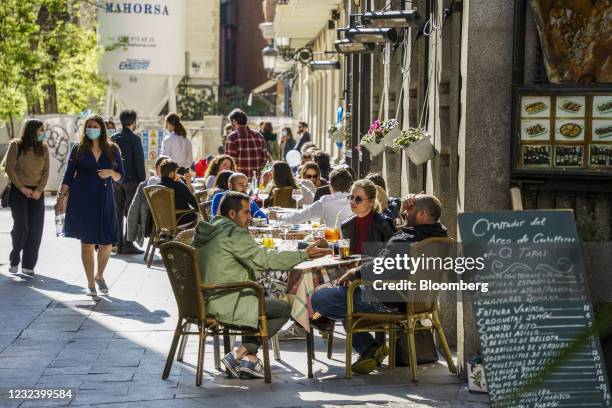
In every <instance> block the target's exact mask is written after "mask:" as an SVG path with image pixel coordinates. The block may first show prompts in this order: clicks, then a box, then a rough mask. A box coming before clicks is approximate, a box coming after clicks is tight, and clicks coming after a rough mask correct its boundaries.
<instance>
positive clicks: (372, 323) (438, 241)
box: [346, 238, 457, 382]
mask: <svg viewBox="0 0 612 408" xmlns="http://www.w3.org/2000/svg"><path fill="white" fill-rule="evenodd" d="M454 244H455V240H454V239H452V238H428V239H425V240H423V241H421V242H418V243H415V244H413V245H412V246H411V255H412V256H420V255H421V254H423V255H424V256H425V257H442V258H445V257H452V256H454V253H453V249H454ZM426 273H427V276H428V277H429V278H431V279H432V280H433V281H436V282H440V281H442V280H443V279H444V276H445V272H444V271H443V270H430V269H428V270H427V272H426ZM371 284H372V283H371V282H365V281H363V280H361V279H359V280H355V281H353V282H352V283H351V285H350V286H349V288H348V290H347V295H346V378H351V377H352V372H351V359H352V352H353V350H352V347H353V341H352V334H353V333H359V332H385V333H389V368H395V344H396V340H397V337H396V336H397V331H399V330H406V334H407V336H408V353H409V359H410V374H411V378H412V381H414V382H417V381H418V378H417V355H416V349H415V339H414V333H415V330H435V331H436V333H437V334H438V339H439V341H440V343H441V344H440V345H441V346H442V351H443V352H444V357H445V359H446V363H447V364H448V369H449V371H450V372H451V373H456V372H457V370H456V368H455V363H454V362H453V358H452V355H451V352H450V349H449V347H448V343H447V341H446V336H445V335H444V331H443V330H442V324H441V323H440V318H439V316H438V295H439V293H438V292H431V293H430V292H427V293H425V294H423V295H419V299H418V300H419V301H418V302H411V301H410V299H408V301H407V302H406V312H405V313H393V314H392V313H361V312H354V311H353V310H354V307H353V298H354V295H355V289H357V288H358V287H359V286H360V285H369V286H371ZM421 319H429V320H431V322H432V323H433V327H417V321H419V320H421Z"/></svg>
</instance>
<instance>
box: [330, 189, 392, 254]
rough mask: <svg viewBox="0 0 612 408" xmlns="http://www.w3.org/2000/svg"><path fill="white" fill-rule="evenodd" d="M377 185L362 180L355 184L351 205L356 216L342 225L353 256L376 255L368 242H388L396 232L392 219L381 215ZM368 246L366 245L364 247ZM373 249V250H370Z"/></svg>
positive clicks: (343, 234)
mask: <svg viewBox="0 0 612 408" xmlns="http://www.w3.org/2000/svg"><path fill="white" fill-rule="evenodd" d="M376 197H377V190H376V185H375V184H374V183H372V182H371V181H370V180H366V179H362V180H357V181H356V182H355V183H353V187H352V188H351V195H349V196H348V197H347V198H348V200H349V201H350V203H351V211H353V214H355V215H354V216H352V217H351V218H349V219H348V220H346V221H345V222H343V223H342V227H341V230H342V237H343V238H344V239H349V240H350V241H351V254H365V255H372V256H373V255H375V254H374V253H369V252H372V251H371V250H373V251H374V252H376V251H375V248H368V246H367V243H368V242H387V241H388V240H389V239H390V238H391V237H392V236H393V233H394V232H395V226H394V225H393V221H392V220H391V218H389V217H387V216H385V215H382V214H381V213H380V209H381V208H380V203H379V202H378V200H377V199H376ZM364 244H366V245H364ZM370 249H371V250H370Z"/></svg>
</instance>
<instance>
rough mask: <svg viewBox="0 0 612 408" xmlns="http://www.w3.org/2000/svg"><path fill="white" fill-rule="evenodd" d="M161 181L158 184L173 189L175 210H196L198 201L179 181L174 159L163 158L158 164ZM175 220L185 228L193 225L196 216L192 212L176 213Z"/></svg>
mask: <svg viewBox="0 0 612 408" xmlns="http://www.w3.org/2000/svg"><path fill="white" fill-rule="evenodd" d="M159 169H160V174H161V182H160V183H159V184H160V185H162V186H164V187H168V188H171V189H173V190H174V208H175V209H176V210H197V209H198V202H197V200H196V199H195V196H194V195H193V194H192V192H191V190H189V187H187V185H186V184H185V183H183V182H182V181H181V176H180V175H179V174H178V173H177V171H178V169H179V165H178V163H176V162H175V161H174V160H164V162H163V163H162V164H161V166H160V168H159ZM176 220H177V223H178V226H179V228H187V226H188V225H191V224H193V225H194V226H195V223H196V221H197V220H198V216H197V215H196V214H195V213H194V212H188V213H184V214H177V215H176Z"/></svg>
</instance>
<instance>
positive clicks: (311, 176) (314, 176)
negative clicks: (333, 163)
mask: <svg viewBox="0 0 612 408" xmlns="http://www.w3.org/2000/svg"><path fill="white" fill-rule="evenodd" d="M304 177H306V178H307V179H309V180H316V179H318V178H319V175H318V174H312V173H306V174H305V175H304Z"/></svg>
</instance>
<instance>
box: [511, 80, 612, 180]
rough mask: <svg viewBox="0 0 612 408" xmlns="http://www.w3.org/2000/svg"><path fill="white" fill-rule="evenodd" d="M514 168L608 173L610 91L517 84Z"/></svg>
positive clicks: (611, 138)
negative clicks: (522, 86) (522, 85)
mask: <svg viewBox="0 0 612 408" xmlns="http://www.w3.org/2000/svg"><path fill="white" fill-rule="evenodd" d="M513 116H514V121H513V136H512V137H513V145H514V160H513V171H514V173H515V174H517V175H518V174H526V175H528V174H532V175H538V174H540V175H543V174H550V175H553V174H568V175H577V176H579V175H581V174H583V175H601V176H605V175H609V174H611V173H612V91H611V90H610V89H608V88H602V89H598V90H596V89H593V88H585V89H582V88H578V89H559V88H558V87H557V88H530V87H524V88H519V89H517V92H516V96H515V100H514V108H513Z"/></svg>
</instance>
